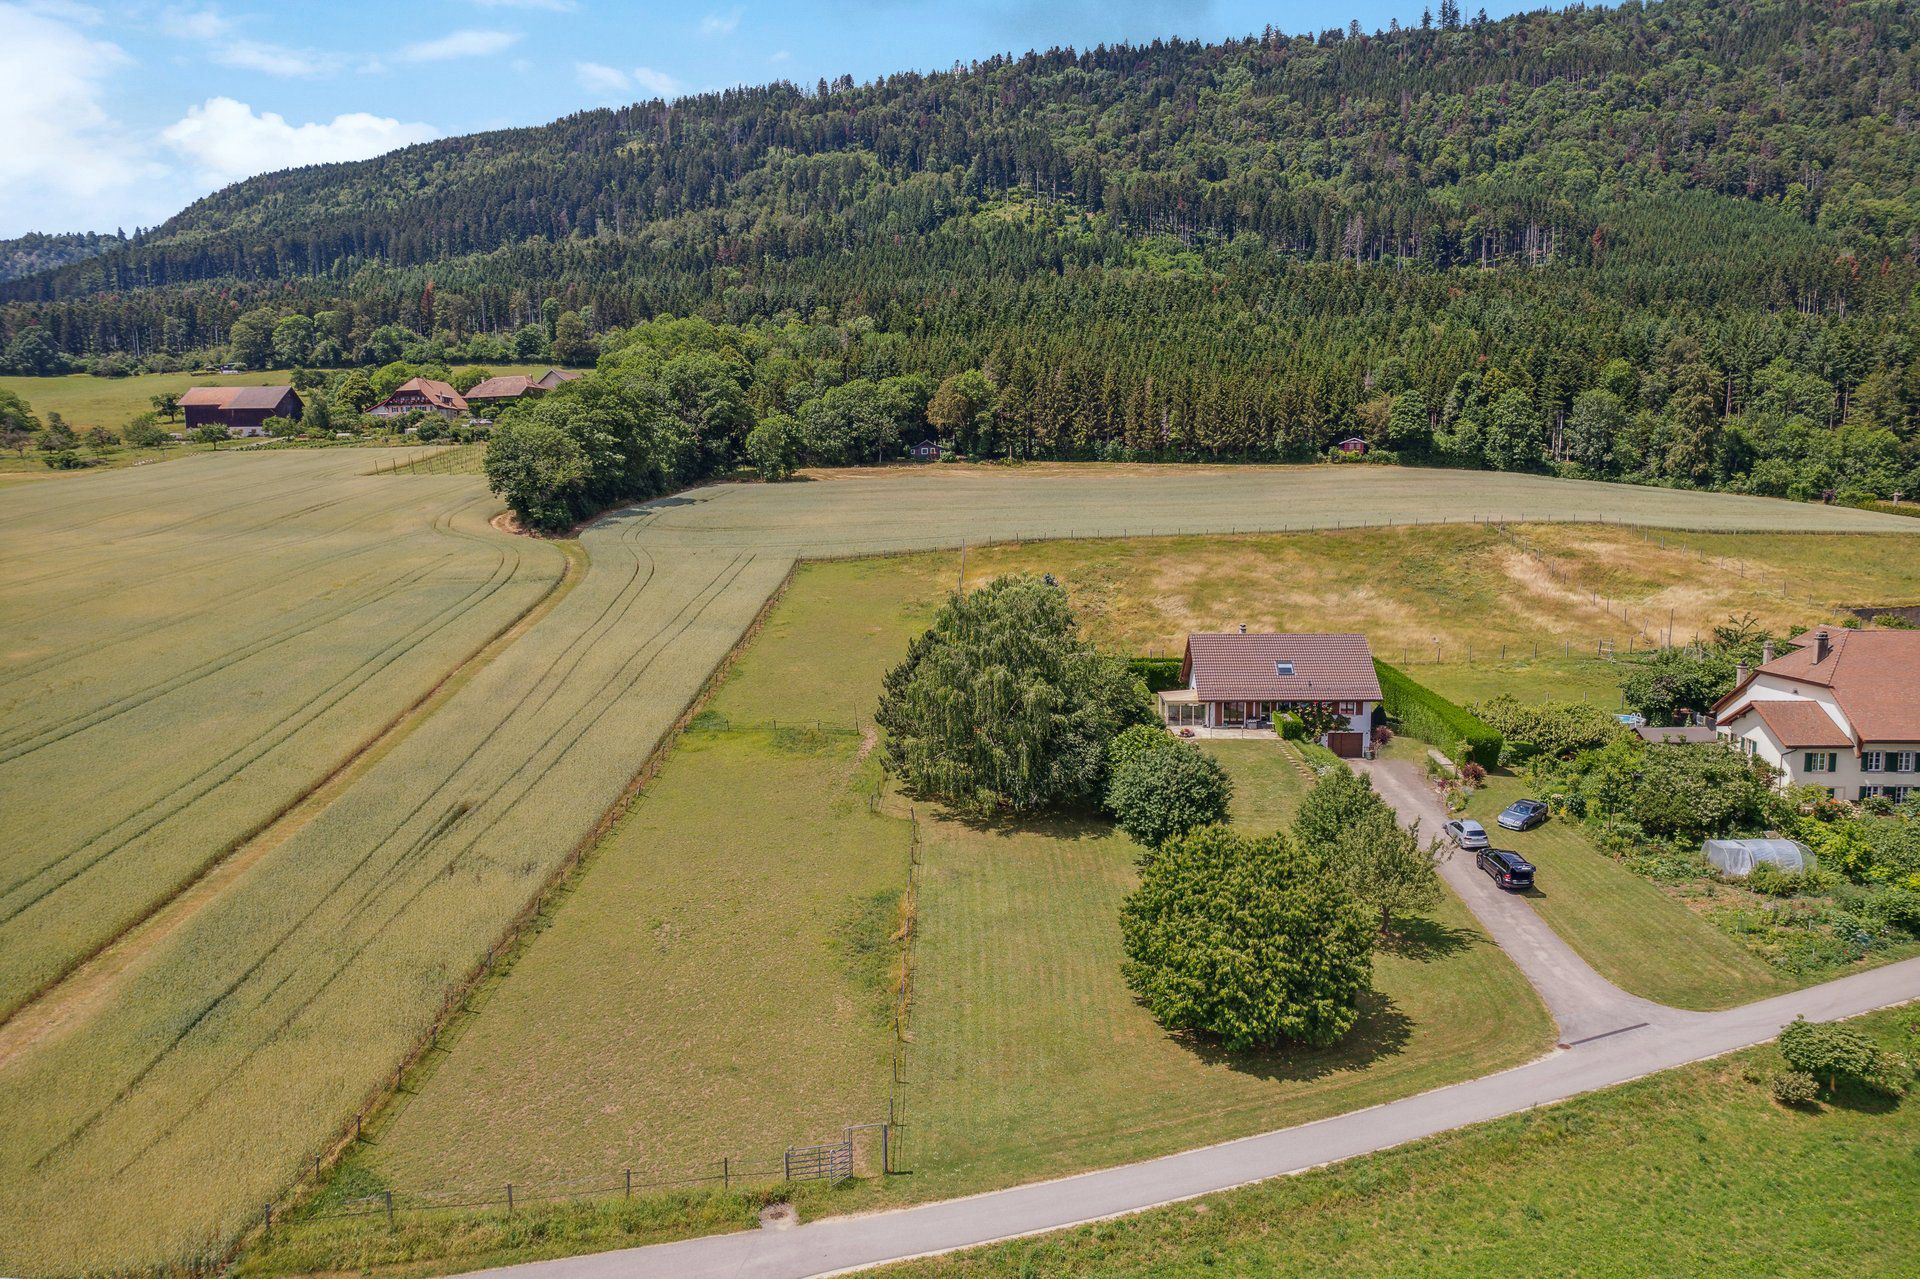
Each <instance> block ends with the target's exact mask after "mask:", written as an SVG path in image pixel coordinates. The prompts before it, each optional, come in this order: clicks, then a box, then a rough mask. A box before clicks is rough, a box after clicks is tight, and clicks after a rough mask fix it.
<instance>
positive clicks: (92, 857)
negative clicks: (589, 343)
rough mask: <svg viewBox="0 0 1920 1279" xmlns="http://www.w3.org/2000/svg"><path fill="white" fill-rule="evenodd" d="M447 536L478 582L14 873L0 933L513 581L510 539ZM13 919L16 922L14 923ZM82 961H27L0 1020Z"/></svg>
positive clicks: (516, 551) (516, 561)
mask: <svg viewBox="0 0 1920 1279" xmlns="http://www.w3.org/2000/svg"><path fill="white" fill-rule="evenodd" d="M447 531H449V532H451V533H452V534H453V535H454V536H456V537H459V538H462V539H465V540H468V541H472V542H476V543H479V544H480V545H482V546H484V547H485V548H486V549H487V550H488V551H490V552H492V553H493V554H494V556H495V564H494V568H493V570H492V571H491V574H490V575H489V576H488V577H487V578H486V579H485V580H484V581H482V582H480V583H479V584H478V585H476V586H474V587H473V588H472V589H470V590H468V591H467V592H466V593H465V594H464V595H462V596H461V597H460V598H458V599H455V600H453V601H452V602H450V603H449V604H447V605H446V606H445V607H444V608H442V609H441V610H440V611H439V612H437V613H435V614H432V615H430V616H429V617H428V618H426V619H425V620H423V621H422V622H420V623H419V624H418V625H416V626H415V627H414V628H413V629H411V630H409V631H408V632H406V633H405V634H403V635H401V636H399V637H397V638H396V639H394V640H392V641H391V642H389V643H388V644H387V645H386V646H384V647H383V648H382V649H380V650H379V651H377V652H375V653H374V654H372V655H371V656H369V657H367V658H365V659H364V660H362V661H361V662H360V663H359V664H358V665H357V666H356V667H354V668H353V669H352V670H350V671H348V672H346V673H345V674H343V675H341V676H339V677H338V678H337V679H336V680H335V681H334V682H333V683H332V684H330V685H328V686H327V687H326V688H325V689H323V690H321V691H320V692H319V693H317V694H316V695H315V696H314V698H313V699H311V700H310V701H308V702H307V703H305V704H304V705H303V706H302V707H301V709H300V711H299V712H298V713H297V714H295V715H293V716H291V717H288V718H286V719H283V720H281V721H279V722H278V723H276V724H273V725H269V726H267V727H265V728H263V729H262V730H261V732H260V733H259V734H256V735H255V736H254V737H253V738H251V739H249V740H248V741H247V742H244V743H242V744H241V745H240V746H238V747H237V748H235V749H233V750H230V751H228V752H227V753H226V754H225V755H224V756H222V757H221V758H220V759H218V760H216V761H215V762H214V763H212V764H210V765H209V766H207V767H206V768H203V769H202V770H200V771H199V772H198V773H196V774H195V775H194V776H193V777H191V778H188V779H186V780H185V781H184V782H182V783H180V784H179V785H178V786H177V787H176V788H175V789H174V790H173V791H172V792H170V793H169V794H168V795H166V796H163V797H161V798H160V799H158V800H155V801H154V802H152V803H149V804H148V805H147V806H146V807H144V808H142V809H140V810H138V811H137V812H135V813H132V814H130V815H128V816H126V817H123V818H121V819H120V820H119V821H118V822H116V823H115V824H114V825H112V826H109V827H107V828H105V829H103V830H97V831H95V832H94V833H93V834H92V835H91V836H89V837H86V838H85V840H84V842H82V843H81V844H79V845H78V846H77V847H70V848H68V849H67V850H66V851H65V852H63V853H60V854H59V855H57V856H56V857H54V858H53V859H52V860H51V861H43V862H42V863H41V864H40V865H38V866H37V867H35V868H31V869H27V870H26V873H25V874H17V875H16V876H15V877H14V878H13V880H12V881H11V882H9V883H8V884H6V885H5V887H4V888H3V889H0V932H17V930H18V929H21V928H25V927H27V926H28V925H27V923H26V922H25V921H23V920H21V917H22V916H24V915H26V914H27V913H28V912H29V911H32V910H34V908H35V907H37V906H39V905H41V904H42V903H43V902H48V901H49V900H50V899H51V898H53V897H54V895H55V894H57V893H59V892H60V891H61V890H62V889H64V888H66V887H67V886H69V885H72V884H74V883H75V882H76V881H79V880H80V879H81V877H83V876H85V875H87V874H88V873H89V872H90V871H93V870H94V869H95V868H97V867H100V866H102V865H104V864H106V863H108V862H109V860H110V859H111V858H112V857H113V856H114V855H115V854H116V853H118V852H120V851H121V850H122V849H125V848H128V847H130V846H132V845H133V844H134V843H135V842H136V841H138V840H140V839H142V838H143V837H145V836H147V835H148V834H150V833H151V832H153V831H155V830H157V829H158V828H160V827H161V826H163V825H165V824H166V823H167V822H169V821H170V820H172V819H174V818H176V817H180V816H181V815H183V814H185V813H187V812H188V811H189V810H191V808H192V806H193V805H194V804H196V803H198V802H199V801H201V800H203V799H205V798H207V797H208V796H210V795H212V794H214V793H215V792H217V791H219V790H220V789H221V788H222V787H224V786H226V785H227V784H228V783H230V782H235V781H236V780H237V779H239V778H240V777H242V776H243V775H244V774H245V772H246V770H247V769H248V768H249V767H250V766H251V765H252V763H253V762H254V760H255V759H256V758H258V757H263V756H265V755H267V754H268V753H269V752H272V751H274V750H277V749H279V748H280V747H282V746H284V745H286V744H287V743H288V742H290V741H292V740H293V739H295V738H296V736H297V735H298V734H299V733H300V732H301V731H302V730H303V729H305V728H306V727H308V726H309V725H311V724H313V723H314V722H315V721H317V720H318V719H319V718H320V717H321V716H323V715H325V714H326V713H328V712H329V711H331V710H332V709H333V708H334V707H335V706H337V705H339V704H340V703H341V702H343V701H345V700H346V699H347V698H348V697H350V696H352V695H353V693H354V692H355V691H356V690H357V689H358V688H359V687H360V686H361V685H362V684H363V683H364V682H365V680H366V679H367V678H369V677H370V676H371V675H373V674H374V673H376V672H378V671H379V670H381V669H382V668H384V667H385V666H386V665H387V664H388V663H389V662H391V661H393V660H395V659H396V658H398V657H400V656H402V655H404V654H405V653H407V652H409V651H410V650H412V649H413V648H415V647H417V646H419V645H421V644H424V643H427V642H429V641H431V640H432V639H434V638H435V637H437V636H438V635H439V634H440V633H442V632H443V631H445V630H447V629H448V628H449V627H451V626H454V625H455V624H456V623H458V622H459V621H460V619H461V618H463V617H465V616H467V615H468V614H469V613H471V612H472V611H473V610H474V609H476V608H479V607H481V606H483V605H484V604H485V603H486V602H487V601H488V600H489V599H491V598H492V596H493V595H494V594H495V593H497V592H498V591H499V590H501V589H502V588H504V587H505V586H506V585H508V584H509V583H511V582H513V581H514V580H515V579H516V577H517V576H518V574H519V568H520V565H521V562H522V559H523V547H524V546H525V545H526V544H525V543H516V542H514V541H512V540H507V539H501V538H497V537H493V536H487V535H482V534H479V533H472V532H467V531H465V530H461V529H458V528H450V529H449V530H447ZM484 644H485V641H483V642H482V646H484ZM297 799H298V796H295V797H294V799H292V800H290V801H289V804H291V803H294V802H297ZM285 807H286V806H284V805H283V806H282V808H281V810H276V813H275V814H274V815H273V816H270V817H269V818H268V819H267V820H268V821H269V822H270V821H271V820H273V819H274V818H275V817H277V816H278V815H279V813H280V812H281V811H284V808H285ZM258 830H259V826H258V825H256V826H255V827H254V828H252V829H250V830H248V831H246V832H243V833H242V834H240V835H239V836H238V837H237V839H235V840H234V841H232V842H230V843H228V844H226V845H225V846H224V847H223V848H222V849H221V850H220V852H218V853H216V854H214V855H213V856H212V857H211V858H207V859H205V860H202V861H200V862H198V863H196V864H195V865H194V867H193V868H192V869H191V870H190V871H189V872H188V873H187V875H186V876H185V877H184V878H183V879H181V880H180V881H179V882H178V883H175V884H174V885H172V887H171V888H170V889H168V890H166V891H164V892H162V893H160V894H158V895H157V901H156V902H155V903H153V904H150V905H149V906H147V907H146V908H145V909H142V910H140V911H139V912H138V916H137V917H140V916H144V915H145V914H147V913H149V912H150V910H151V909H152V908H153V905H157V904H163V903H164V901H165V900H166V898H167V897H169V896H171V895H172V894H173V893H175V892H178V891H180V890H181V888H183V887H184V886H185V885H186V884H188V883H191V882H192V880H193V879H194V878H197V877H198V876H199V875H201V874H203V873H205V871H206V869H207V867H208V866H209V865H211V864H213V863H217V862H218V861H219V860H221V859H222V858H223V857H225V856H227V855H229V854H230V853H231V851H232V849H233V848H234V847H236V846H237V845H239V844H242V843H244V842H245V841H246V840H247V839H249V838H251V837H252V836H253V835H254V834H256V833H257V832H258ZM17 920H20V921H21V922H17V923H16V921H17ZM119 931H121V930H119V929H116V930H115V932H116V933H117V932H119ZM108 940H110V938H109V939H108ZM97 949H98V947H97V946H94V947H90V948H88V950H87V952H86V953H88V954H90V953H95V952H97ZM51 958H55V959H58V958H60V957H57V956H55V957H51ZM84 958H85V955H84V954H83V955H77V956H75V957H73V958H72V959H71V960H70V961H68V962H64V963H59V964H58V966H57V970H54V971H48V972H44V973H41V974H33V967H32V965H33V961H32V960H28V961H26V962H27V964H28V965H29V966H28V968H27V973H28V974H32V975H30V976H29V977H28V979H29V980H30V981H32V982H33V985H32V986H31V988H30V989H28V990H25V991H21V990H18V989H16V990H15V991H13V992H11V993H9V992H5V991H0V1014H4V1012H6V1011H10V1010H12V1009H14V1008H17V1007H18V1006H19V1003H18V1002H16V1001H17V1000H20V999H31V998H33V997H35V996H37V995H38V994H39V993H41V992H44V991H45V990H46V989H47V988H48V987H49V986H50V985H51V984H52V983H54V982H57V981H59V980H60V979H61V978H62V977H64V976H65V975H66V974H68V973H70V972H71V971H72V970H73V967H74V964H75V963H78V962H80V961H81V960H83V959H84Z"/></svg>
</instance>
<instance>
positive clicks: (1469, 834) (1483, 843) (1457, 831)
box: [1440, 817, 1490, 853]
mask: <svg viewBox="0 0 1920 1279" xmlns="http://www.w3.org/2000/svg"><path fill="white" fill-rule="evenodd" d="M1440 829H1441V830H1443V831H1445V832H1446V834H1447V838H1448V839H1450V840H1452V841H1453V846H1454V847H1455V848H1457V849H1459V850H1460V851H1461V852H1464V853H1477V852H1479V851H1481V850H1482V849H1484V848H1487V847H1490V845H1489V844H1488V842H1487V828H1486V827H1484V826H1482V825H1481V824H1480V823H1479V822H1476V821H1474V820H1473V819H1471V818H1467V817H1463V818H1460V819H1458V820H1456V821H1451V822H1448V823H1447V824H1446V825H1445V826H1442V827H1441V828H1440Z"/></svg>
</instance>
